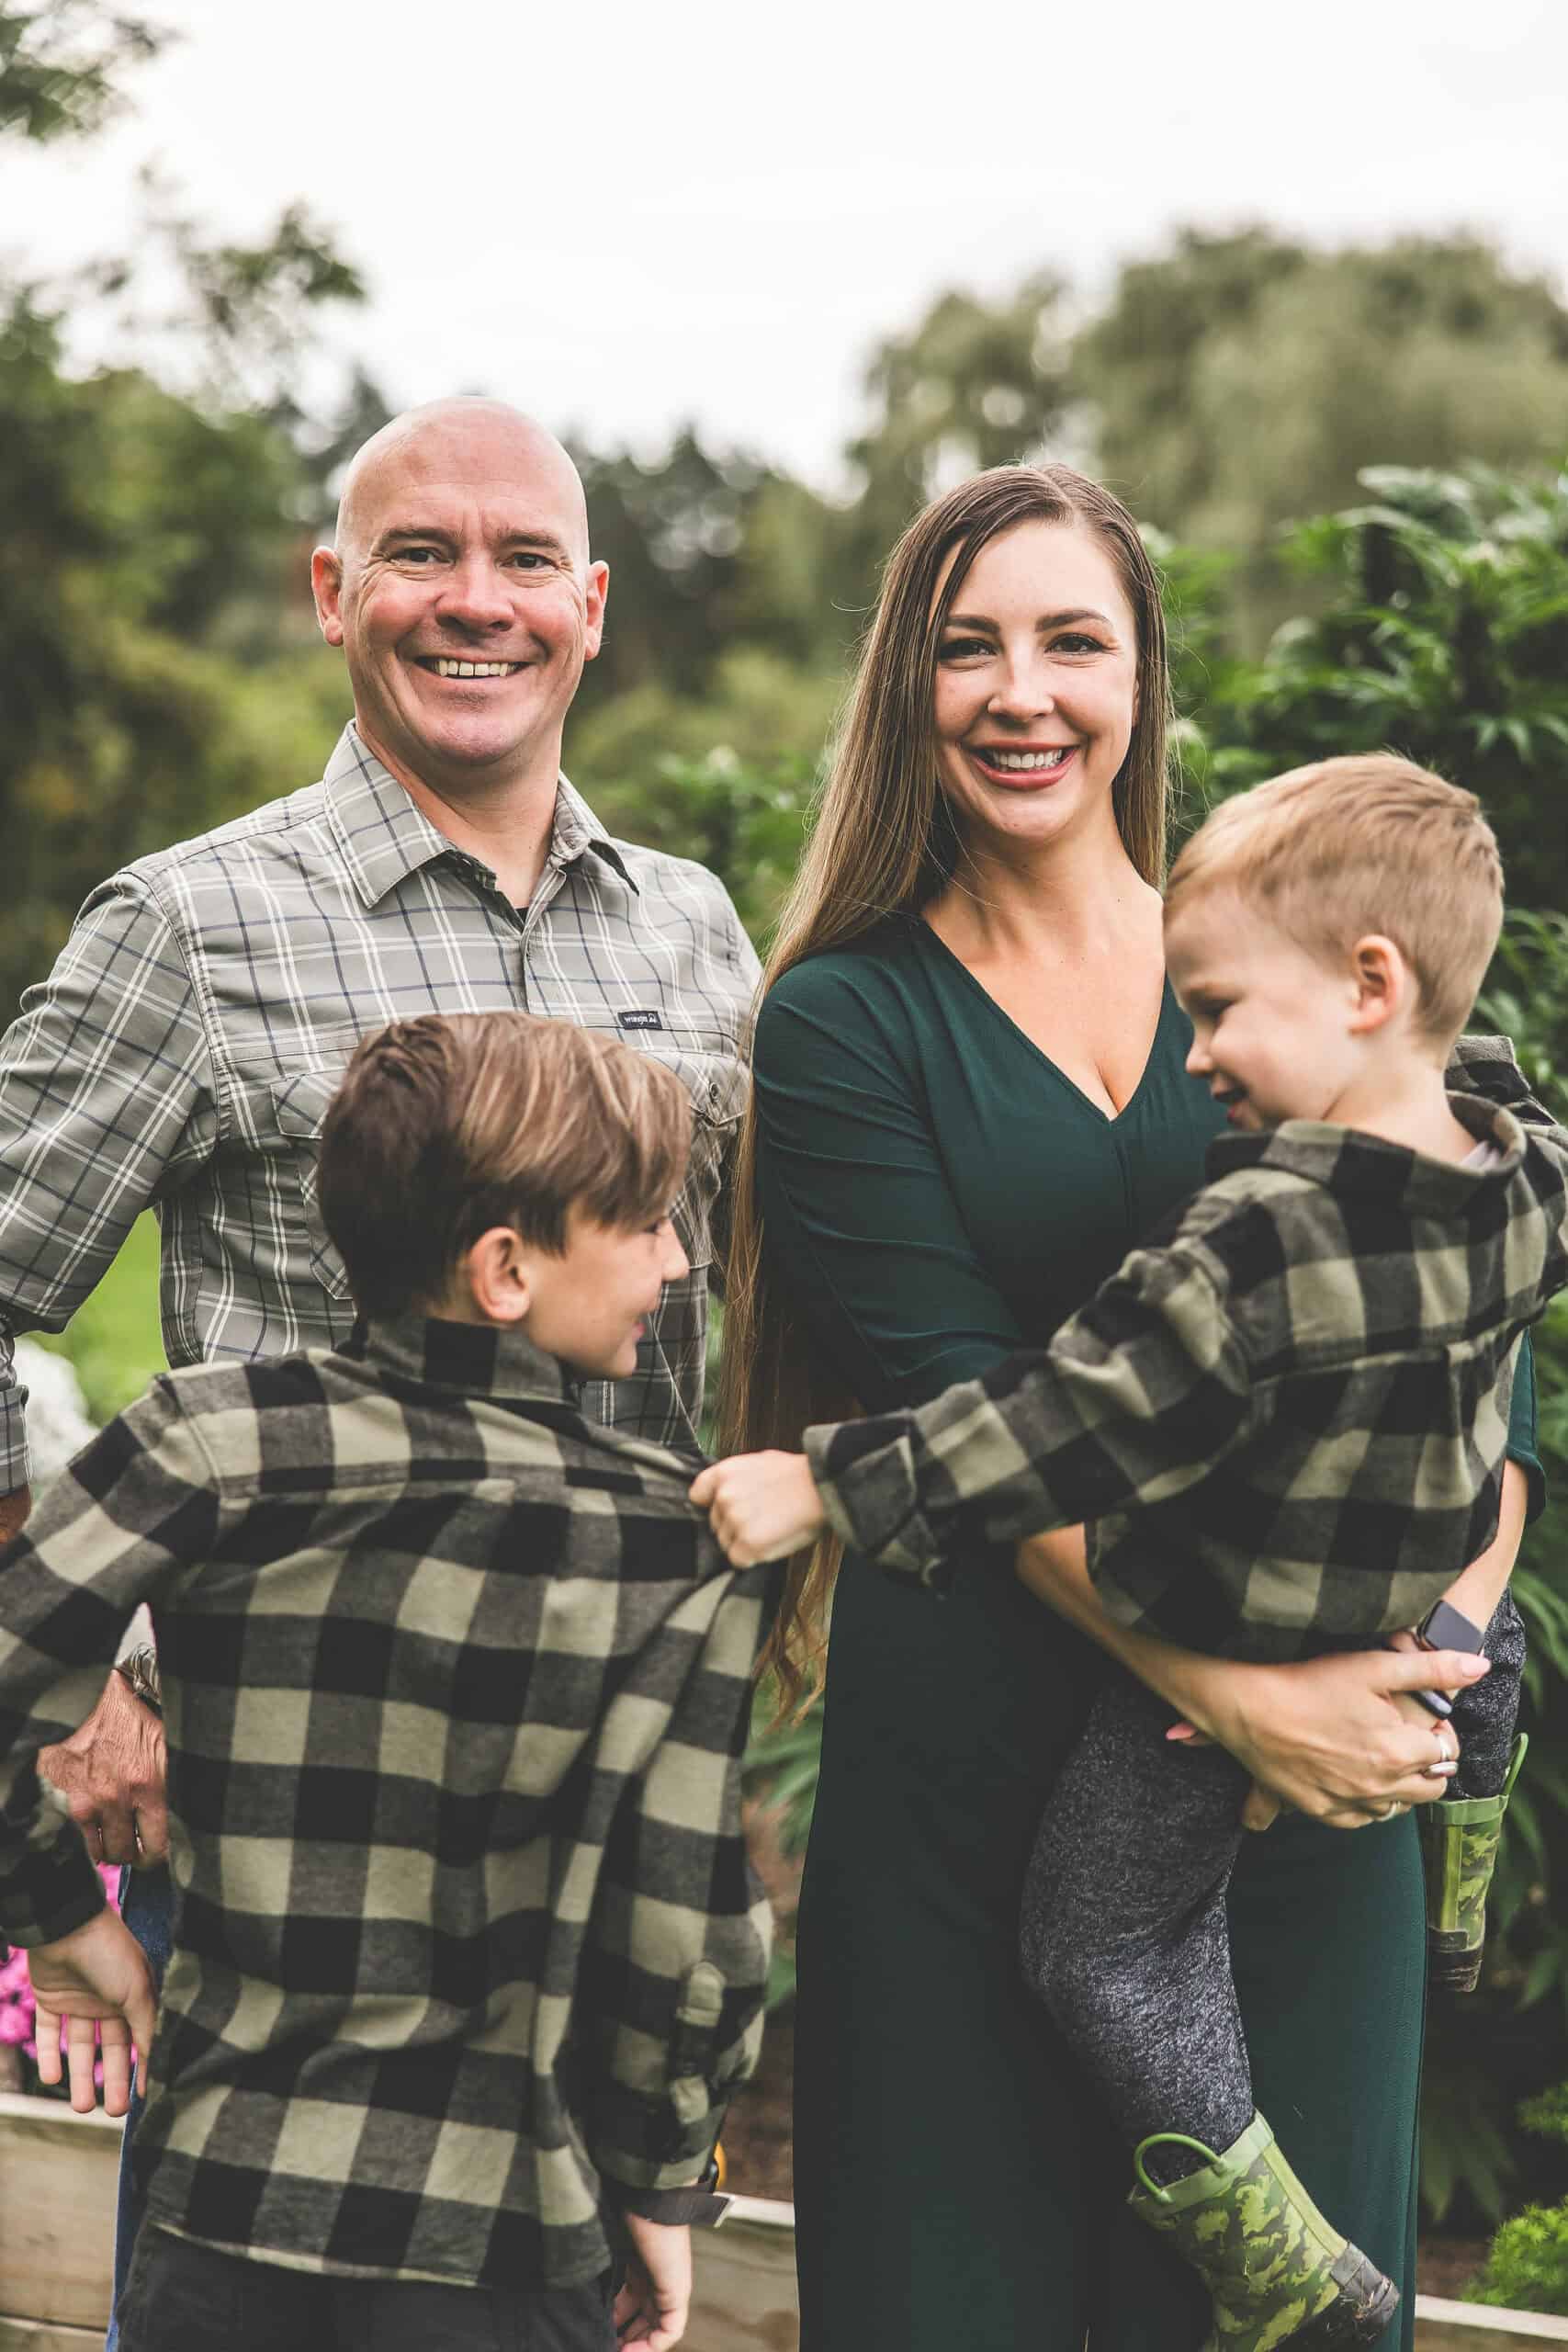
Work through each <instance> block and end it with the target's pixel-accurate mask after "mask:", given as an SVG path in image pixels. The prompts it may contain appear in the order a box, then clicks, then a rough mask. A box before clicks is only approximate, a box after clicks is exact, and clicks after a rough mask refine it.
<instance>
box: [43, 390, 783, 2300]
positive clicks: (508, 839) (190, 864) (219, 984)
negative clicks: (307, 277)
mask: <svg viewBox="0 0 1568 2352" xmlns="http://www.w3.org/2000/svg"><path fill="white" fill-rule="evenodd" d="M311 582H312V587H313V590H314V594H315V599H316V610H317V614H318V616H319V618H320V621H321V630H322V634H323V635H324V636H325V638H326V639H327V641H328V643H329V644H330V645H333V646H336V647H340V648H341V649H342V651H343V654H344V661H345V663H346V666H347V671H348V677H349V684H350V686H351V688H352V691H353V697H354V718H353V719H352V720H351V722H350V723H349V725H348V726H347V727H346V728H345V729H344V733H343V735H342V737H341V738H340V739H339V741H338V744H337V748H336V750H335V751H334V752H333V756H332V758H331V760H330V761H329V762H328V763H327V768H326V772H325V775H323V776H322V777H321V780H320V782H318V783H313V784H307V785H306V786H305V787H304V789H302V790H292V791H289V792H288V793H287V795H286V797H283V798H281V799H277V800H273V801H269V802H268V803H267V804H266V805H265V807H263V808H261V809H255V810H254V811H253V812H252V813H251V814H250V815H249V816H245V817H241V818H238V819H236V820H234V821H233V822H232V823H231V824H227V825H222V826H220V827H219V828H218V829H217V830H216V831H213V832H209V833H204V834H202V835H200V836H198V837H197V839H196V840H194V841H188V842H180V843H179V844H177V845H176V846H175V848H173V849H168V850H162V851H159V852H157V853H156V854H153V855H152V856H150V857H144V858H140V859H138V860H137V862H136V863H135V864H134V865H129V866H127V867H125V868H124V869H123V870H122V871H121V872H119V873H118V874H116V875H113V876H111V877H110V878H109V880H108V881H107V882H106V883H104V884H103V886H102V887H101V888H99V889H97V890H96V891H95V892H94V893H93V895H92V897H91V898H90V899H88V900H87V902H86V904H85V907H84V908H83V910H82V912H81V914H80V915H79V916H78V918H77V921H76V924H75V927H74V929H73V932H72V934H71V937H70V939H69V941H68V942H67V944H66V945H65V948H64V949H63V951H62V955H61V956H60V960H59V962H58V963H57V964H56V966H55V967H54V970H53V972H52V973H51V976H50V978H49V979H48V980H46V981H45V982H44V983H43V985H42V986H41V987H39V988H37V989H31V990H29V992H28V997H27V999H26V1000H25V1001H24V1011H23V1012H22V1015H21V1017H20V1018H19V1019H18V1020H17V1022H16V1023H14V1024H13V1025H12V1027H11V1028H10V1030H9V1031H8V1032H7V1033H6V1036H5V1038H4V1039H3V1040H0V1539H3V1538H5V1537H7V1536H9V1535H10V1534H12V1533H14V1532H16V1530H17V1528H18V1527H19V1526H20V1525H21V1523H22V1521H24V1520H25V1518H26V1516H27V1512H28V1502H29V1494H28V1459H27V1450H26V1440H25V1432H24V1425H23V1407H24V1403H25V1392H23V1391H22V1390H21V1389H20V1388H19V1386H18V1385H17V1381H16V1378H15V1374H14V1371H13V1366H12V1346H11V1342H12V1339H13V1336H14V1335H15V1334H16V1333H17V1332H20V1331H25V1330H28V1329H45V1330H59V1329H62V1327H63V1325H64V1324H65V1323H66V1322H67V1321H68V1320H69V1318H70V1317H71V1316H72V1315H73V1314H74V1312H75V1310H76V1308H77V1307H78V1306H80V1305H81V1304H82V1302H83V1300H84V1299H85V1297H86V1296H87V1295H88V1293H89V1292H90V1291H91V1290H92V1288H93V1286H94V1284H95V1283H96V1282H97V1280H98V1279H99V1277H100V1276H101V1275H102V1274H103V1272H105V1270H106V1269H107V1266H108V1265H109V1264H110V1262H111V1261H112V1260H113V1258H114V1256H115V1253H116V1252H117V1250H118V1248H119V1246H120V1243H121V1242H122V1241H123V1240H124V1238H125V1237H126V1234H127V1233H128V1232H129V1231H130V1227H131V1225H132V1223H133V1222H134V1220H135V1218H136V1217H137V1216H139V1215H140V1213H141V1211H142V1210H143V1209H144V1208H147V1207H148V1206H150V1205H151V1206H152V1207H154V1208H156V1210H157V1212H158V1215H159V1220H160V1225H161V1228H162V1261H163V1282H162V1296H163V1324H164V1346H165V1349H166V1350H167V1352H168V1357H169V1361H170V1363H172V1364H183V1363H194V1362H196V1361H197V1360H199V1359H201V1358H203V1357H230V1358H235V1357H237V1358H254V1357H259V1356H267V1355H274V1354H278V1353H281V1352H282V1351H285V1350H288V1349H295V1348H300V1347H311V1346H322V1347H325V1346H332V1345H333V1344H335V1343H337V1342H339V1341H341V1340H344V1339H346V1337H347V1336H348V1333H349V1331H350V1329H352V1326H353V1321H354V1314H353V1308H352V1306H351V1305H350V1301H349V1296H348V1286H347V1281H346V1278H345V1275H344V1268H343V1265H342V1262H341V1261H340V1260H339V1259H338V1257H337V1255H336V1253H335V1251H334V1250H333V1246H332V1243H331V1242H330V1240H329V1239H328V1238H327V1233H326V1229H325V1227H324V1226H323V1224H322V1221H321V1214H320V1211H319V1209H318V1206H317V1203H316V1193H315V1160H316V1146H317V1139H318V1137H319V1135H320V1131H321V1120H322V1117H323V1115H324V1114H325V1112H326V1108H327V1105H328V1103H330V1101H331V1099H332V1096H333V1091H334V1090H335V1088H336V1085H337V1082H338V1080H339V1078H340V1076H341V1075H342V1072H343V1069H344V1065H345V1064H346V1062H347V1060H348V1057H349V1055H350V1053H351V1052H352V1050H353V1048H354V1046H355V1042H356V1041H357V1040H358V1038H359V1037H360V1036H362V1035H364V1034H365V1033H366V1032H367V1030H371V1029H376V1028H378V1027H380V1026H381V1025H382V1024H383V1023H386V1022H388V1021H390V1020H394V1019H399V1018H403V1017H406V1016H409V1015H412V1014H414V1013H420V1012H491V1011H493V1010H496V1009H498V1008H504V1007H507V1006H514V1007H515V1008H516V1009H517V1010H518V1011H519V1012H533V1013H541V1014H545V1015H547V1016H549V1017H552V1018H555V1019H558V1020H564V1021H575V1022H577V1023H580V1024H581V1025H582V1026H584V1027H587V1028H592V1029H602V1030H604V1031H606V1032H608V1033H610V1034H612V1035H616V1036H618V1037H620V1038H622V1039H623V1040H624V1041H625V1042H626V1043H627V1044H629V1045H632V1046H636V1047H637V1048H638V1050H640V1051H642V1052H645V1053H649V1054H652V1055H655V1056H656V1057H658V1058H660V1060H663V1061H666V1062H668V1063H669V1064H670V1066H671V1068H672V1069H675V1070H676V1071H677V1072H678V1073H679V1074H680V1076H681V1078H682V1080H684V1082H685V1084H686V1085H687V1087H688V1088H689V1089H690V1091H691V1095H692V1103H693V1109H694V1114H695V1117H694V1148H693V1153H692V1161H691V1169H690V1173H689V1175H688V1178H687V1182H686V1187H685V1190H684V1192H683V1193H682V1197H681V1199H680V1201H679V1202H678V1203H677V1204H676V1205H675V1223H676V1226H677V1228H678V1230H679V1233H680V1237H681V1240H682V1246H683V1248H684V1250H685V1253H686V1256H687V1258H688V1259H689V1260H690V1261H691V1271H690V1272H689V1273H688V1274H687V1276H686V1277H685V1278H684V1279H683V1280H682V1282H679V1283H671V1284H670V1285H669V1286H668V1288H667V1289H666V1291H665V1294H664V1296H663V1300H662V1302H661V1304H660V1309H659V1312H658V1313H657V1315H655V1316H654V1317H653V1318H652V1319H651V1321H650V1323H649V1330H648V1336H647V1338H646V1339H645V1340H644V1341H643V1343H642V1346H641V1348H640V1349H639V1351H638V1363H637V1372H636V1373H635V1374H633V1375H632V1376H631V1377H630V1378H628V1379H626V1380H620V1381H614V1382H596V1383H593V1384H592V1385H590V1386H589V1387H588V1388H587V1389H586V1390H585V1392H584V1394H583V1397H582V1404H583V1408H584V1409H585V1410H586V1411H587V1412H589V1413H590V1414H592V1415H593V1416H595V1417H596V1418H598V1419H602V1420H604V1421H607V1422H609V1423H611V1424H612V1425H613V1426H615V1428H618V1429H621V1430H630V1431H632V1432H635V1433H636V1434H637V1435H640V1436H645V1437H649V1438H651V1439H654V1440H656V1441H657V1442H660V1443H663V1444H674V1445H682V1444H684V1445H688V1446H690V1445H694V1443H695V1436H696V1423H697V1419H698V1416H699V1413H700V1411H701V1407H702V1390H703V1366H704V1360H705V1328H706V1313H707V1295H708V1283H709V1279H710V1273H711V1272H712V1269H713V1261H714V1230H715V1211H716V1204H717V1201H718V1195H719V1191H720V1187H721V1185H722V1183H723V1181H724V1177H725V1173H726V1170H727V1166H728V1157H729V1151H730V1147H731V1145H732V1143H733V1140H734V1137H735V1133H736V1127H737V1122H738V1120H739V1114H740V1110H741V1105H742V1102H743V1100H744V1094H745V1084H746V1080H745V1069H744V1050H745V1042H746V1029H747V1020H748V1013H749V1009H750V1001H751V997H752V993H753V990H754V989H755V986H756V982H757V978H758V967H757V962H756V958H755V956H754V955H753V954H752V951H751V948H750V944H749V942H748V940H747V938H746V934H745V933H744V932H743V931H742V929H741V927H740V922H739V918H738V917H737V915H736V912H735V910H734V908H733V907H732V906H731V904H730V902H729V899H728V897H727V895H726V893H725V891H724V889H723V887H722V886H721V885H720V883H719V882H718V881H717V880H716V878H715V876H713V875H711V874H709V873H707V872H706V871H705V869H704V868H703V867H702V866H700V865H693V864H691V863H690V862H689V861H687V860H685V859H682V858H674V857H668V856H664V855H662V854H659V853H656V852H654V851H651V850H646V849H640V848H637V847H635V846H634V845H633V844H631V843H629V842H620V841H614V840H612V839H611V838H610V836H609V835H608V834H607V833H606V832H605V831H604V827H603V826H602V825H601V824H600V823H599V822H598V820H596V819H595V818H594V816H593V815H592V811H591V810H590V809H589V808H588V807H587V806H586V804H585V803H584V802H583V801H582V799H581V797H579V796H578V794H577V793H576V792H574V791H573V789H572V787H571V786H570V784H569V783H568V782H567V780H566V778H565V776H564V775H562V774H561V734H562V729H563V727H564V725H565V721H566V716H567V712H568V710H569V709H570V705H571V699H572V696H573V695H574V694H575V693H576V691H577V686H578V682H579V680H580V679H581V675H582V666H583V663H584V662H591V661H592V659H593V657H594V655H595V654H596V653H597V652H598V650H599V643H600V637H601V633H602V631H603V628H604V600H605V592H606V587H607V584H608V580H607V573H606V570H605V567H604V564H602V563H596V562H594V561H593V560H592V557H591V555H590V552H589V536H588V517H587V514H586V511H585V508H584V504H583V496H582V485H581V481H579V479H578V475H577V471H576V469H575V467H574V466H573V465H572V462H571V460H570V458H569V457H568V455H567V453H566V451H565V450H564V449H563V448H562V447H561V446H560V444H559V442H558V441H557V440H555V439H554V437H553V436H552V435H550V434H548V433H547V432H546V431H545V430H544V429H543V427H542V426H540V425H538V424H536V423H535V422H534V421H533V420H532V419H531V418H529V417H526V416H524V415H522V414H520V413H519V412H518V411H517V410H515V409H513V408H509V407H506V406H504V405H503V404H502V403H501V402H498V401H437V402H435V403H434V404H433V405H431V406H429V407H425V408H420V409H414V410H412V411H411V412H410V413H408V414H407V415H404V416H400V417H397V418H395V419H394V420H393V422H392V423H391V424H388V425H386V426H385V427H383V429H382V430H381V431H380V432H379V433H378V434H377V435H375V436H374V438H373V439H372V440H370V441H368V442H367V443H366V445H365V447H363V448H362V449H361V450H360V451H359V453H358V455H357V456H356V457H355V459H354V461H353V463H352V464H351V466H350V467H349V469H348V474H347V477H346V479H345V481H344V490H343V497H342V503H341V505H340V509H339V514H338V524H337V530H336V534H335V536H334V539H333V544H332V546H330V547H322V548H317V549H316V551H315V554H314V556H313V557H312V559H311ZM3 1572H4V1570H3V1566H0V1573H3ZM155 1691H156V1684H155V1680H152V1679H149V1669H148V1667H147V1662H146V1661H145V1660H144V1659H139V1660H136V1661H128V1662H127V1665H126V1667H125V1668H123V1669H121V1670H120V1672H118V1673H117V1675H115V1676H111V1678H110V1681H109V1685H108V1688H107V1691H106V1692H105V1694H104V1697H103V1700H102V1701H101V1702H100V1704H99V1706H98V1708H97V1710H96V1713H95V1714H94V1715H93V1716H92V1717H91V1718H90V1719H89V1720H88V1722H87V1723H86V1724H84V1725H83V1726H82V1728H81V1729H80V1730H79V1731H78V1732H77V1733H76V1734H75V1735H74V1736H73V1737H72V1738H71V1739H69V1740H67V1741H65V1742H63V1743H62V1746H61V1747H57V1748H54V1749H51V1750H49V1751H46V1758H45V1762H46V1770H48V1771H49V1774H50V1777H51V1779H53V1780H54V1781H56V1783H57V1785H59V1786H60V1787H61V1789H62V1792H63V1793H64V1794H65V1795H66V1796H67V1797H68V1799H69V1801H70V1804H71V1809H72V1811H73V1814H74V1815H75V1817H76V1818H77V1820H78V1821H79V1822H80V1823H81V1824H82V1826H83V1831H84V1834H85V1837H86V1838H87V1840H88V1845H89V1849H90V1850H91V1851H92V1852H93V1853H94V1854H95V1855H96V1856H97V1857H99V1858H100V1859H102V1860H107V1861H121V1862H127V1863H134V1864H136V1865H137V1866H138V1868H137V1870H136V1872H135V1874H134V1878H133V1883H131V1884H130V1886H129V1887H128V1889H127V1893H126V1917H127V1919H128V1920H129V1921H130V1924H131V1925H132V1927H133V1928H136V1929H137V1931H138V1932H139V1933H140V1934H141V1937H142V1939H143V1941H144V1942H145V1943H146V1945H147V1947H148V1950H149V1952H150V1954H151V1955H152V1957H153V1958H154V1959H155V1960H156V1959H157V1958H158V1957H159V1956H160V1953H161V1951H166V1950H167V1938H168V1903H167V1894H166V1878H165V1874H164V1872H163V1871H161V1870H157V1869H155V1868H153V1867H152V1865H155V1864H156V1863H157V1862H158V1861H159V1860H161V1858H162V1855H163V1853H164V1838H165V1826H164V1809H163V1795H162V1782H163V1743H162V1734H161V1730H160V1727H159V1724H158V1720H157V1716H156V1714H155V1713H154V1712H153V1711H152V1705H151V1704H150V1703H148V1702H150V1701H151V1700H152V1699H153V1698H154V1697H155ZM133 1693H140V1694H141V1695H133ZM128 2138H129V2133H128ZM134 2221H135V2215H134V2211H133V2209H130V2208H129V2207H128V2204H127V2202H126V2187H125V2176H123V2175H122V2206H121V2230H120V2244H119V2246H118V2250H117V2271H118V2273H119V2274H120V2276H121V2277H123V2273H124V2269H125V2267H127V2266H128V2264H129V2255H130V2241H131V2237H132V2235H133V2232H134ZM113 2341H114V2338H113V2334H112V2332H111V2335H110V2343H111V2345H112V2344H113Z"/></svg>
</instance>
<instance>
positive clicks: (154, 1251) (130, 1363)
mask: <svg viewBox="0 0 1568 2352" xmlns="http://www.w3.org/2000/svg"><path fill="white" fill-rule="evenodd" d="M34 1337H35V1338H36V1339H37V1340H38V1343H39V1346H40V1347H44V1348H49V1349H51V1350H52V1351H55V1352H56V1353H58V1354H60V1355H64V1356H69V1357H70V1359H71V1363H72V1365H73V1368H74V1371H75V1374H76V1377H77V1379H78V1380H79V1381H80V1382H81V1384H82V1395H83V1398H84V1400H85V1404H86V1408H87V1410H88V1412H89V1414H90V1415H91V1416H92V1418H93V1419H94V1420H95V1421H100V1422H101V1421H107V1420H112V1419H113V1418H114V1416H115V1414H116V1413H121V1412H123V1411H124V1410H125V1408H126V1407H127V1406H128V1405H130V1404H131V1403H133V1402H134V1401H135V1399H136V1398H137V1397H140V1396H141V1392H142V1390H143V1389H144V1388H145V1387H146V1386H147V1385H148V1384H149V1382H150V1381H152V1380H153V1379H155V1378H156V1377H157V1375H158V1374H159V1373H161V1372H163V1371H164V1370H165V1369H166V1368H167V1363H168V1359H167V1357H166V1356H165V1355H164V1342H163V1338H162V1334H161V1332H160V1330H159V1327H158V1223H157V1219H156V1218H155V1217H153V1216H151V1215H148V1216H141V1217H138V1219H137V1221H136V1223H135V1224H134V1225H133V1226H132V1227H131V1228H130V1233H129V1234H128V1235H127V1237H126V1241H125V1246H124V1248H123V1249H122V1250H121V1251H120V1253H119V1255H118V1258H117V1259H116V1260H115V1261H114V1264H113V1265H112V1266H111V1267H110V1268H109V1271H108V1272H107V1274H106V1275H105V1276H104V1279H103V1281H102V1282H101V1283H99V1284H98V1287H97V1289H96V1291H95V1292H94V1293H93V1295H92V1296H91V1298H89V1299H88V1300H87V1302H86V1304H85V1306H82V1307H80V1308H78V1310H77V1312H76V1313H75V1314H74V1315H73V1317H72V1318H71V1326H70V1329H69V1330H67V1331H66V1332H64V1333H63V1334H62V1336H61V1337H60V1338H59V1339H53V1338H51V1337H50V1336H49V1335H48V1334H47V1333H46V1332H42V1331H39V1332H36V1333H35V1334H34Z"/></svg>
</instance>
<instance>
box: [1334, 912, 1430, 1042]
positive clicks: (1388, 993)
mask: <svg viewBox="0 0 1568 2352" xmlns="http://www.w3.org/2000/svg"><path fill="white" fill-rule="evenodd" d="M1350 971H1351V977H1352V979H1353V981H1354V985H1355V991H1356V995H1355V1002H1354V1003H1353V1005H1352V1006H1351V1009H1350V1033H1351V1035H1352V1036H1359V1037H1368V1036H1371V1035H1373V1034H1374V1032H1376V1031H1377V1030H1379V1029H1382V1028H1384V1027H1385V1026H1386V1025H1387V1023H1389V1022H1390V1021H1392V1020H1393V1017H1394V1015H1395V1013H1397V1012H1402V1011H1403V1010H1404V1008H1405V1007H1406V1006H1407V1005H1409V1004H1410V1003H1411V1002H1412V1001H1413V999H1414V997H1415V993H1416V977H1415V974H1414V973H1413V972H1412V971H1411V969H1410V967H1409V965H1408V964H1407V963H1406V962H1405V960H1404V955H1403V953H1402V952H1401V950H1400V949H1399V948H1398V947H1397V946H1396V945H1395V944H1394V943H1393V940H1392V939H1387V938H1385V937H1384V936H1383V934H1382V932H1381V931H1374V932H1369V933H1368V934H1367V936H1366V937H1365V938H1364V939H1358V940H1357V942H1356V944H1355V945H1354V947H1352V949H1351V950H1350Z"/></svg>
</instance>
